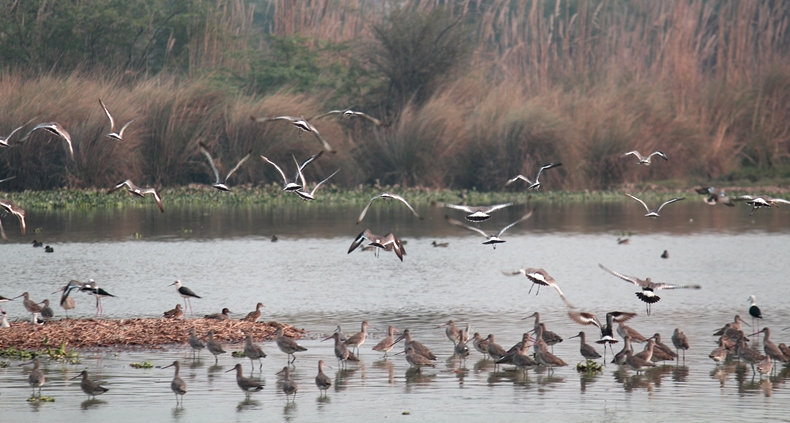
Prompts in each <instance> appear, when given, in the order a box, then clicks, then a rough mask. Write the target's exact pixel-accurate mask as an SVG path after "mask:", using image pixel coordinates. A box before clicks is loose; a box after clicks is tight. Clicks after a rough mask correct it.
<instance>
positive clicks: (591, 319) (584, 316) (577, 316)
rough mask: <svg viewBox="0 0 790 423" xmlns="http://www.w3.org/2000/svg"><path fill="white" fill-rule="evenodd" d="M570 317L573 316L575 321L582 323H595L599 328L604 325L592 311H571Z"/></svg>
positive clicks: (572, 318)
mask: <svg viewBox="0 0 790 423" xmlns="http://www.w3.org/2000/svg"><path fill="white" fill-rule="evenodd" d="M568 317H570V318H571V320H573V321H574V322H576V323H578V324H580V325H593V326H598V328H599V329H601V328H602V327H603V325H602V324H601V322H600V321H599V320H598V318H597V317H595V315H594V314H592V313H587V312H584V311H569V312H568Z"/></svg>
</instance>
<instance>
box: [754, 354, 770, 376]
mask: <svg viewBox="0 0 790 423" xmlns="http://www.w3.org/2000/svg"><path fill="white" fill-rule="evenodd" d="M773 368H774V365H773V362H772V361H771V357H769V356H767V355H766V356H765V357H763V359H762V360H760V362H759V363H757V371H758V372H760V379H762V378H763V375H767V374H769V373H771V370H772V369H773Z"/></svg>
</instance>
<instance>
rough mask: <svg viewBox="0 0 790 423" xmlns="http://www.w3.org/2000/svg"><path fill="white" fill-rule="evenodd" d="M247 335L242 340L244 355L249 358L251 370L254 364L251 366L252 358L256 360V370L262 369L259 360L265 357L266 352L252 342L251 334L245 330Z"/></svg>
mask: <svg viewBox="0 0 790 423" xmlns="http://www.w3.org/2000/svg"><path fill="white" fill-rule="evenodd" d="M245 335H247V337H246V339H245V341H244V355H245V356H247V358H249V359H250V366H251V368H252V370H253V371H254V370H255V366H253V363H252V360H258V365H259V366H258V370H262V369H263V362H262V361H261V359H262V358H266V353H265V352H264V351H263V348H261V347H260V346H259V345H256V344H253V343H252V334H251V333H249V332H247V333H245Z"/></svg>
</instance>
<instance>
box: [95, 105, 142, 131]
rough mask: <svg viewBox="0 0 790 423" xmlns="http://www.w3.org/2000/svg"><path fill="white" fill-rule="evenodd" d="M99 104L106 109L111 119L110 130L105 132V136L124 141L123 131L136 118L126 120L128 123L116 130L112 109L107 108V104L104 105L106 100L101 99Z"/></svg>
mask: <svg viewBox="0 0 790 423" xmlns="http://www.w3.org/2000/svg"><path fill="white" fill-rule="evenodd" d="M99 104H101V108H102V109H104V113H105V114H106V115H107V119H110V132H109V133H108V134H105V135H104V136H105V137H107V138H110V139H114V140H116V141H123V132H124V131H126V128H127V127H128V126H129V125H131V124H132V122H134V121H135V119H132V120H130V121H129V122H126V125H124V126H122V127H121V130H120V131H118V132H115V119H113V118H112V115H111V114H110V111H109V110H107V106H105V105H104V102H103V101H101V99H99Z"/></svg>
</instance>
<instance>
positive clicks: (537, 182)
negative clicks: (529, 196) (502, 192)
mask: <svg viewBox="0 0 790 423" xmlns="http://www.w3.org/2000/svg"><path fill="white" fill-rule="evenodd" d="M557 166H562V163H549V164H547V165H543V166H542V167H541V168H540V169H539V170H538V174H537V175H535V181H534V182H533V181H531V180H529V178H527V177H526V176H524V175H518V176H516V177H514V178H511V179H508V181H507V182H506V183H505V186H508V185H510V184H512V183H513V182H516V181H518V180H519V179H520V180H522V181H524V182H526V183H528V184H529V186H528V187H527V189H528V190H530V189H538V188H540V185H541V183H540V174H541V173H542V172H543V171H544V170H546V169H551V168H553V167H557Z"/></svg>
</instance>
